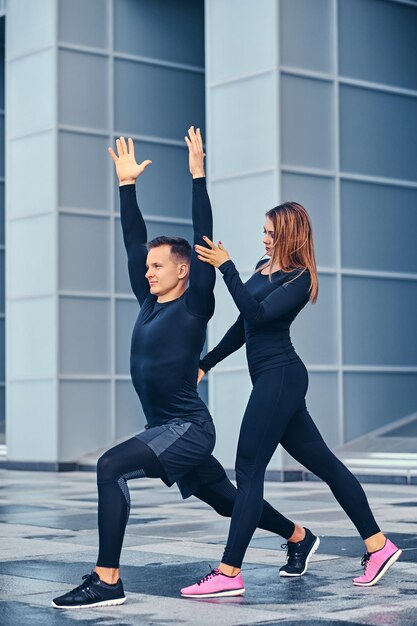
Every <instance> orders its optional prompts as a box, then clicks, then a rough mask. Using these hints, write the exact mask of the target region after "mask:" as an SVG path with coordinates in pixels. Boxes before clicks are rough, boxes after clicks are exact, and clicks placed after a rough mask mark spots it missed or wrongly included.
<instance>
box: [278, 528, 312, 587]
mask: <svg viewBox="0 0 417 626" xmlns="http://www.w3.org/2000/svg"><path fill="white" fill-rule="evenodd" d="M319 545H320V539H319V537H317V538H316V541H315V542H314V544H313V547H312V548H311V550H310V552H309V554H308V557H307V558H306V564H305V566H304V569H303V571H302V572H300V574H288V573H287V572H284V571H282V572H280V573H279V575H280V576H286V577H287V578H294V577H297V576H303V575H304V574H305V573H306V571H307V567H308V562H309V560H310V558H311V557H312V556H313V554H314V553H315V552H317V549H318V547H319Z"/></svg>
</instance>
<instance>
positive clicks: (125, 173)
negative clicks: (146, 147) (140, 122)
mask: <svg viewBox="0 0 417 626" xmlns="http://www.w3.org/2000/svg"><path fill="white" fill-rule="evenodd" d="M116 147H117V154H118V156H116V154H115V153H114V150H113V149H112V148H108V152H109V154H110V156H111V158H112V159H113V161H114V164H115V166H116V174H117V177H118V179H119V184H120V186H122V185H131V184H134V183H135V182H136V179H137V177H138V176H140V175H141V174H142V172H143V171H144V170H145V169H146V168H147V167H148V165H150V164H151V163H152V161H149V160H147V161H142V163H140V164H138V163H136V159H135V146H134V145H133V139H131V138H130V137H129V139H128V145H126V140H125V138H124V137H120V139H117V141H116Z"/></svg>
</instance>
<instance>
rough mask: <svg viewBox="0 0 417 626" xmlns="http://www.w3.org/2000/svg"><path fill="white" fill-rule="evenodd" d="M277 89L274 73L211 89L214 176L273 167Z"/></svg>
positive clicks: (211, 148)
mask: <svg viewBox="0 0 417 626" xmlns="http://www.w3.org/2000/svg"><path fill="white" fill-rule="evenodd" d="M274 89H275V81H274V76H273V74H272V73H270V74H265V75H261V76H256V77H253V78H248V79H247V80H243V81H239V82H236V83H230V84H229V83H228V84H225V85H222V86H218V87H215V88H213V89H212V91H211V96H210V107H211V131H210V132H211V135H212V137H213V139H212V142H211V143H210V145H209V150H210V168H211V169H210V172H211V176H213V177H214V178H219V177H222V178H223V177H225V176H233V175H236V174H242V172H252V171H258V170H263V169H265V168H272V167H274V165H275V164H276V153H275V150H274V145H273V142H272V141H271V134H273V133H274V129H275V128H276V126H277V119H276V107H275V105H274V96H275V91H274Z"/></svg>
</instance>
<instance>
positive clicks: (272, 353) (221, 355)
mask: <svg viewBox="0 0 417 626" xmlns="http://www.w3.org/2000/svg"><path fill="white" fill-rule="evenodd" d="M264 263H265V261H261V262H260V263H258V265H257V268H258V267H260V265H262V264H264ZM219 269H220V271H221V272H222V274H223V278H224V281H225V283H226V285H227V288H228V290H229V291H230V294H231V296H232V298H233V300H234V301H235V304H236V306H237V308H238V309H239V311H240V315H239V317H238V318H237V320H236V322H235V323H234V324H233V325H232V326H231V327H230V328H229V330H228V331H227V333H226V334H225V336H224V337H223V339H222V340H221V341H220V342H219V343H218V344H217V346H216V347H215V348H213V350H211V351H210V352H209V353H208V354H207V355H206V356H205V357H204V359H202V360H201V361H200V368H201V369H202V370H204V371H205V372H208V371H209V370H210V369H211V368H212V367H214V366H215V365H216V364H217V363H219V362H220V361H222V360H223V359H225V358H226V357H227V356H229V354H232V352H235V351H236V350H238V349H239V348H240V347H241V346H243V344H244V343H246V355H247V359H248V365H249V372H250V374H251V376H253V375H254V374H259V372H262V371H264V370H267V369H270V368H273V367H277V366H280V365H285V364H287V363H291V362H293V361H297V360H300V357H299V356H298V354H297V353H296V352H295V350H294V347H293V345H292V343H291V339H290V332H289V329H290V326H291V323H292V322H293V320H294V319H295V317H296V316H297V315H298V313H299V312H300V311H301V309H303V308H304V306H305V305H306V304H307V302H308V300H309V294H308V290H309V288H310V272H309V271H308V270H307V269H305V270H299V269H298V270H293V271H292V272H287V273H284V272H283V271H282V270H279V271H277V272H273V274H272V277H271V278H272V280H269V277H268V276H267V275H264V274H261V272H256V273H254V274H253V275H252V276H251V277H250V278H249V280H248V281H247V282H246V283H243V282H242V280H241V278H240V276H239V273H238V271H237V269H236V267H235V265H234V263H233V262H232V261H230V260H229V261H226V262H225V263H223V264H222V265H220V267H219Z"/></svg>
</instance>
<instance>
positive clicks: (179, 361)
mask: <svg viewBox="0 0 417 626" xmlns="http://www.w3.org/2000/svg"><path fill="white" fill-rule="evenodd" d="M120 205H121V221H122V229H123V238H124V242H125V246H126V250H127V255H128V268H129V276H130V282H131V285H132V289H133V292H134V294H135V295H136V297H137V299H138V301H139V304H140V305H141V308H140V312H139V315H138V318H137V321H136V324H135V327H134V330H133V335H132V343H131V353H130V371H131V376H132V382H133V385H134V387H135V389H136V392H137V394H138V396H139V398H140V401H141V403H142V407H143V410H144V413H145V417H146V420H147V423H148V425H149V426H157V425H160V424H164V423H166V422H168V421H170V420H172V419H175V418H180V419H189V420H190V421H193V420H194V421H205V420H211V416H210V413H209V412H208V409H207V407H206V405H205V404H204V402H203V401H202V400H201V398H200V396H199V395H198V393H197V388H196V380H197V372H198V362H199V355H200V353H201V350H202V349H203V346H204V341H205V337H206V327H207V322H208V320H209V319H210V318H211V316H212V315H213V312H214V295H213V288H214V282H215V270H214V268H213V267H211V266H210V265H207V264H205V263H201V262H200V261H198V259H197V257H196V253H195V250H194V248H193V251H192V257H191V266H190V277H189V286H188V289H187V290H186V291H185V292H184V294H183V295H182V296H181V297H180V298H177V299H176V300H171V301H170V302H164V303H160V302H157V296H154V295H152V294H151V293H150V291H149V282H148V280H147V278H145V274H146V270H147V268H146V256H147V248H146V241H147V232H146V226H145V222H144V220H143V217H142V215H141V213H140V211H139V207H138V204H137V200H136V189H135V185H125V186H123V187H120ZM192 212H193V227H194V243H198V244H200V245H201V244H202V242H203V240H202V237H203V235H207V236H208V237H210V235H211V233H212V230H213V220H212V212H211V206H210V200H209V197H208V194H207V189H206V183H205V178H195V179H194V181H193V205H192Z"/></svg>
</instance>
